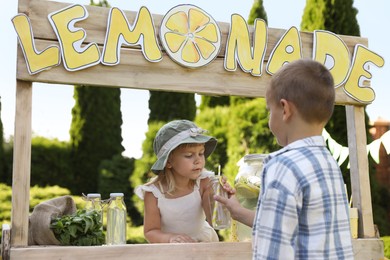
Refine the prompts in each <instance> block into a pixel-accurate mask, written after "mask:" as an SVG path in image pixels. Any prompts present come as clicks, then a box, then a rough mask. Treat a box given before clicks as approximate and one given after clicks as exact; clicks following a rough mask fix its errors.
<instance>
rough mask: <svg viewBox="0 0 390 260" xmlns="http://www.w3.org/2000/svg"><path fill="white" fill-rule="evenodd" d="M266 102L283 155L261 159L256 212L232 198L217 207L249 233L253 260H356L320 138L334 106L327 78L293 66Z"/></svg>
mask: <svg viewBox="0 0 390 260" xmlns="http://www.w3.org/2000/svg"><path fill="white" fill-rule="evenodd" d="M265 98H266V102H267V109H268V110H269V127H270V129H271V131H272V133H273V134H274V135H275V137H276V139H277V141H278V143H279V144H280V145H281V146H283V147H284V148H282V149H280V150H279V151H276V152H274V153H271V154H269V156H268V157H267V158H266V159H265V162H264V169H263V172H262V187H261V195H260V197H259V201H258V205H257V211H256V213H255V212H253V211H250V210H247V209H245V208H243V207H241V206H240V205H239V203H238V201H237V200H236V199H235V198H234V196H233V197H231V198H229V199H224V198H221V197H217V196H216V200H218V201H220V202H222V203H224V204H225V205H226V206H227V208H228V209H229V211H231V214H232V217H233V218H234V219H236V220H238V221H240V222H242V223H244V224H246V225H248V226H252V227H253V240H252V243H253V259H353V252H352V241H351V234H350V225H349V213H348V202H347V199H346V195H345V189H344V183H343V178H342V174H341V171H340V168H339V167H338V165H337V162H336V161H335V160H334V159H333V157H332V155H331V154H330V153H329V151H328V149H327V148H326V145H325V141H324V139H323V138H322V136H321V134H322V130H323V128H324V126H325V125H326V123H327V122H328V120H329V118H330V117H331V115H332V113H333V107H334V102H335V90H334V82H333V78H332V76H331V74H330V72H329V70H328V69H326V67H324V66H323V65H322V64H320V63H318V62H316V61H313V60H309V59H300V60H296V61H293V62H291V63H289V64H287V65H284V66H283V67H282V68H281V69H280V70H279V71H278V72H277V73H276V74H275V75H273V77H272V79H271V83H270V85H269V86H268V88H267V90H266V96H265ZM226 189H229V188H226Z"/></svg>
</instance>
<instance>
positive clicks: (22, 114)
mask: <svg viewBox="0 0 390 260" xmlns="http://www.w3.org/2000/svg"><path fill="white" fill-rule="evenodd" d="M31 107H32V83H31V82H27V81H20V80H17V83H16V108H15V133H14V153H13V173H12V214H11V224H12V229H11V245H12V246H26V245H27V242H28V214H29V202H30V165H31Z"/></svg>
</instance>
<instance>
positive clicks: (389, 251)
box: [381, 236, 390, 259]
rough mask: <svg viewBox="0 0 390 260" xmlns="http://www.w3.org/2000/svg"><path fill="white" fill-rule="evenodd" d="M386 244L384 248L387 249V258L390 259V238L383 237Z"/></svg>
mask: <svg viewBox="0 0 390 260" xmlns="http://www.w3.org/2000/svg"><path fill="white" fill-rule="evenodd" d="M381 239H382V240H383V243H384V245H385V246H384V248H385V250H384V251H385V257H386V258H389V259H390V236H386V237H381Z"/></svg>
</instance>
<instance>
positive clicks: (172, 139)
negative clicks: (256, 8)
mask: <svg viewBox="0 0 390 260" xmlns="http://www.w3.org/2000/svg"><path fill="white" fill-rule="evenodd" d="M205 132H206V130H203V129H201V128H199V127H198V126H197V125H196V124H195V123H193V122H191V121H188V120H174V121H171V122H169V123H167V124H165V125H164V126H163V127H161V128H160V130H158V132H157V134H156V137H155V138H154V142H153V150H154V153H155V154H156V156H157V161H156V162H155V163H154V164H153V166H152V171H153V172H154V173H158V172H160V171H163V170H164V168H165V166H166V164H167V160H168V157H169V155H170V154H171V152H172V151H173V150H174V149H175V148H177V147H178V146H180V145H181V144H190V145H191V144H204V157H205V158H207V157H208V156H209V155H210V154H211V153H212V152H213V151H214V149H215V147H216V146H217V140H216V139H215V138H214V137H211V136H207V135H204V133H205Z"/></svg>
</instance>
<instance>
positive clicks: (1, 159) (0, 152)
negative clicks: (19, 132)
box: [0, 99, 6, 181]
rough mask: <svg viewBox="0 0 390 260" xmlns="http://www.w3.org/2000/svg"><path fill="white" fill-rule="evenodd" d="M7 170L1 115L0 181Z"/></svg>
mask: <svg viewBox="0 0 390 260" xmlns="http://www.w3.org/2000/svg"><path fill="white" fill-rule="evenodd" d="M0 115H1V99H0ZM5 170H6V161H5V151H4V131H3V122H2V120H1V117H0V181H1V176H2V175H3V174H4V173H5Z"/></svg>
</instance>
